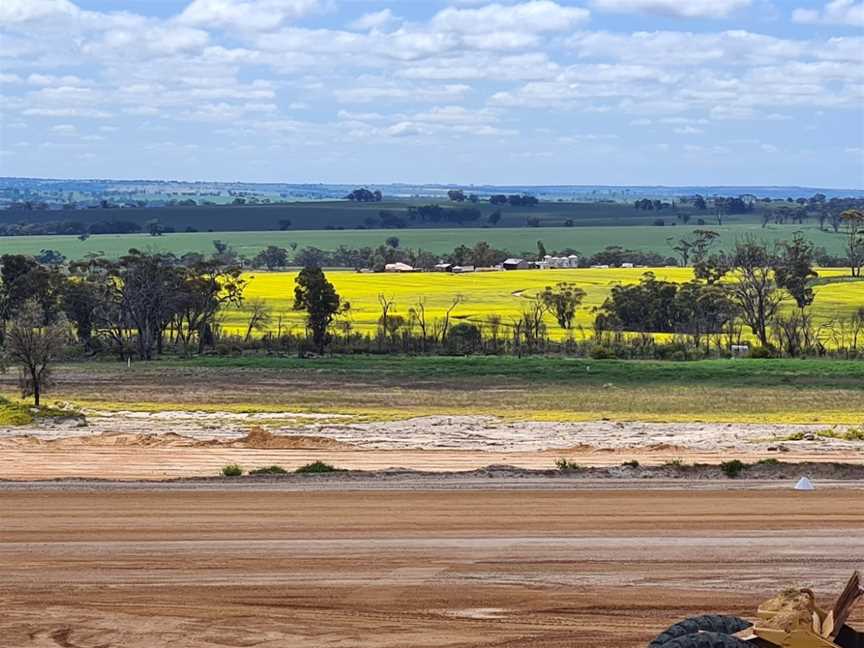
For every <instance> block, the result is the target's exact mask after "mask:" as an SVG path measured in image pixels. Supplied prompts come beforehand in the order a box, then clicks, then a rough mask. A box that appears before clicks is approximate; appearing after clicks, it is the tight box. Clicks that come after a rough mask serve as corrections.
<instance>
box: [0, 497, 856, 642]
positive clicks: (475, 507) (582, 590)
mask: <svg viewBox="0 0 864 648" xmlns="http://www.w3.org/2000/svg"><path fill="white" fill-rule="evenodd" d="M0 519H2V524H0V645H2V646H4V647H10V648H12V647H14V648H25V647H31V646H33V647H36V646H38V647H52V648H53V647H56V646H62V647H64V648H73V647H74V648H97V647H99V648H108V647H112V648H113V647H117V648H119V647H123V648H145V647H146V648H153V647H155V646H160V647H161V646H166V647H167V646H172V647H183V648H187V647H188V648H204V647H207V648H213V647H216V646H218V647H221V648H225V647H231V648H234V647H241V646H243V647H247V646H256V647H260V648H276V647H279V648H286V647H288V646H310V647H314V648H318V647H323V646H333V647H346V648H347V647H351V648H355V647H357V648H360V647H362V648H372V647H376V648H384V647H387V648H396V647H399V648H408V647H411V648H414V647H417V648H422V647H436V648H438V647H442V646H448V647H457V646H458V647H459V648H467V647H480V646H483V647H486V648H488V647H492V646H494V647H505V646H506V647H511V648H516V647H517V646H518V647H520V648H522V647H541V646H542V647H544V648H545V647H549V648H558V647H561V648H563V647H564V646H567V647H569V648H573V647H577V648H589V647H590V648H598V647H599V648H604V647H608V648H612V647H614V648H622V647H623V648H630V647H634V648H635V647H636V646H643V645H644V644H645V643H646V641H647V640H648V639H650V638H651V637H652V636H653V634H654V633H655V632H656V631H657V630H658V629H660V628H661V626H664V625H666V624H667V623H669V622H671V621H673V620H676V619H678V618H680V617H683V616H687V615H690V614H695V613H698V612H701V611H704V610H722V611H728V612H732V613H746V612H751V611H752V610H753V609H754V608H755V605H756V603H757V602H758V601H759V600H760V599H762V598H763V597H765V596H766V595H768V594H770V593H772V592H773V591H774V590H777V589H778V588H781V587H783V586H786V585H787V584H790V583H794V582H802V583H807V584H808V585H812V586H813V587H815V588H816V590H817V591H818V592H820V593H822V594H825V593H826V592H829V593H833V591H834V590H836V589H839V588H840V587H841V586H842V584H843V582H844V581H845V578H846V577H847V576H848V574H849V572H851V570H852V569H853V568H855V567H862V566H864V565H862V562H864V533H862V530H864V495H862V491H861V490H855V489H837V490H833V489H832V490H820V491H816V492H814V493H796V492H794V491H765V490H760V491H734V492H732V491H725V490H715V491H712V490H691V491H683V490H672V491H668V490H617V491H609V490H605V491H601V490H572V491H562V490H519V491H506V490H485V489H484V490H476V489H474V490H464V491H436V492H428V491H426V492H424V491H405V490H377V491H375V490H367V491H361V490H353V491H342V492H334V491H328V492H297V491H287V490H276V489H273V490H262V489H256V490H251V489H250V490H241V489H237V490H228V489H221V490H220V489H216V488H213V489H201V488H198V489H197V490H183V489H173V490H167V489H164V488H160V487H158V486H152V487H148V488H146V489H143V488H142V489H136V488H131V487H128V486H127V487H124V488H121V489H112V488H110V487H102V488H101V489H100V490H88V489H86V488H80V487H74V486H68V485H64V486H59V487H50V488H46V487H28V486H17V487H9V488H7V489H4V490H0ZM862 612H864V610H859V611H858V613H857V617H856V619H857V620H858V621H859V622H862V621H864V615H862Z"/></svg>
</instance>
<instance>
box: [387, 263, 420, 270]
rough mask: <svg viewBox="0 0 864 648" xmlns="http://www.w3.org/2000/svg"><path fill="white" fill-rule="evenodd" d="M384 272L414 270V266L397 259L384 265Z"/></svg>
mask: <svg viewBox="0 0 864 648" xmlns="http://www.w3.org/2000/svg"><path fill="white" fill-rule="evenodd" d="M384 272H414V268H413V267H412V266H410V265H408V264H407V263H402V262H401V261H397V262H396V263H388V264H387V265H385V266H384Z"/></svg>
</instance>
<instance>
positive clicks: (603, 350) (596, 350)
mask: <svg viewBox="0 0 864 648" xmlns="http://www.w3.org/2000/svg"><path fill="white" fill-rule="evenodd" d="M590 355H591V357H592V358H593V359H594V360H613V359H614V358H615V357H616V356H615V351H613V350H612V349H610V348H609V347H608V346H602V345H598V346H595V347H591V353H590Z"/></svg>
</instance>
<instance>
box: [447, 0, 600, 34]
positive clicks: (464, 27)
mask: <svg viewBox="0 0 864 648" xmlns="http://www.w3.org/2000/svg"><path fill="white" fill-rule="evenodd" d="M590 15H591V14H590V12H588V11H587V10H586V9H582V8H579V7H563V6H561V5H559V4H557V3H555V2H552V1H551V0H532V1H531V2H525V3H522V4H515V5H501V4H490V5H486V6H485V7H480V8H479V9H457V8H455V7H448V8H447V9H444V10H442V11H440V12H439V13H438V14H437V15H436V16H435V17H434V18H433V19H432V21H431V25H432V28H433V29H441V30H444V31H455V32H462V33H486V32H501V31H504V32H515V33H524V32H529V33H541V32H555V31H566V30H568V29H570V28H571V27H573V26H574V25H575V24H577V23H580V22H583V21H585V20H588V18H589V17H590Z"/></svg>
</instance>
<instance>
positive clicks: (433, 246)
mask: <svg viewBox="0 0 864 648" xmlns="http://www.w3.org/2000/svg"><path fill="white" fill-rule="evenodd" d="M693 229H694V228H693V227H685V226H682V225H678V226H675V227H656V226H651V225H648V226H646V225H634V226H629V227H615V226H586V227H539V228H533V227H532V228H526V227H521V228H503V227H502V228H492V227H488V228H468V227H465V228H461V227H460V228H438V229H407V230H380V229H378V230H347V229H346V230H302V231H286V232H282V231H270V232H248V231H247V232H238V231H231V232H225V231H213V232H196V233H176V234H165V235H163V236H155V237H154V236H149V235H146V234H100V235H95V236H92V237H90V238H89V239H87V240H85V241H81V240H79V239H78V237H76V236H51V235H49V236H14V237H3V238H0V252H2V253H3V254H38V253H39V252H40V251H41V250H45V249H50V250H57V251H59V252H60V253H62V254H63V255H64V256H66V257H67V258H69V259H81V258H83V257H85V256H86V255H89V254H96V255H100V256H107V257H109V258H117V257H119V256H122V255H123V254H125V253H126V252H128V250H129V249H130V248H137V249H139V250H153V251H161V252H172V253H174V254H177V255H182V254H184V253H186V252H199V253H202V254H210V253H212V252H213V241H214V240H215V239H219V240H222V241H225V242H226V243H228V244H229V245H231V246H232V247H233V248H234V249H235V250H236V251H237V252H238V253H239V254H240V255H242V256H245V257H247V258H251V257H253V256H254V255H255V254H257V253H258V252H259V251H261V250H262V249H263V248H265V247H266V246H268V245H276V246H279V247H285V248H290V247H293V246H292V244H296V246H297V247H298V249H299V248H302V247H306V246H311V247H317V248H320V249H322V250H334V249H336V248H337V247H339V246H340V245H345V246H349V247H362V246H369V247H375V246H378V245H381V244H382V243H384V240H385V239H386V238H387V237H388V236H397V237H399V240H400V245H401V247H403V248H413V249H423V250H427V251H429V252H432V253H434V254H446V253H449V252H452V251H453V249H454V248H455V247H457V246H459V245H468V246H472V245H474V244H475V243H477V242H479V241H486V242H488V243H489V244H490V245H491V246H493V247H496V248H499V249H504V250H509V251H510V252H512V253H514V254H521V253H522V252H527V251H531V252H532V253H536V250H537V241H538V240H542V241H544V243H545V245H546V247H547V249H548V250H550V251H553V250H563V249H565V248H572V249H574V250H577V251H578V252H580V253H582V254H584V255H591V254H594V253H596V252H599V251H600V250H602V249H603V248H605V247H607V246H609V245H620V246H621V247H624V248H629V249H634V250H640V251H644V252H657V253H659V254H664V255H667V256H671V255H672V254H673V252H672V250H671V248H670V246H669V243H668V240H667V239H669V238H670V237H677V238H680V237H682V236H685V235H687V234H690V233H691V232H692V230H693ZM710 229H713V230H715V231H717V232H718V233H719V234H720V235H721V240H720V243H721V246H723V247H729V246H731V245H732V244H733V243H734V242H735V241H736V240H737V239H740V238H743V237H745V236H748V235H753V236H756V237H757V238H760V239H764V240H766V241H776V240H784V239H785V240H788V239H790V238H791V237H792V235H793V234H794V233H795V232H796V231H799V230H800V231H803V232H804V233H805V234H806V235H807V237H808V238H809V239H811V240H812V241H813V242H814V243H815V244H816V245H817V246H820V247H824V248H825V249H826V250H828V252H829V253H832V254H841V253H842V249H843V245H844V240H845V239H844V236H843V235H842V234H834V233H833V232H824V231H821V230H819V228H818V227H816V226H815V225H812V224H811V225H804V226H800V225H799V226H794V225H771V226H768V227H766V228H764V229H763V228H762V227H761V226H759V225H755V224H741V225H730V226H724V227H716V226H712V227H711V228H710Z"/></svg>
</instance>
